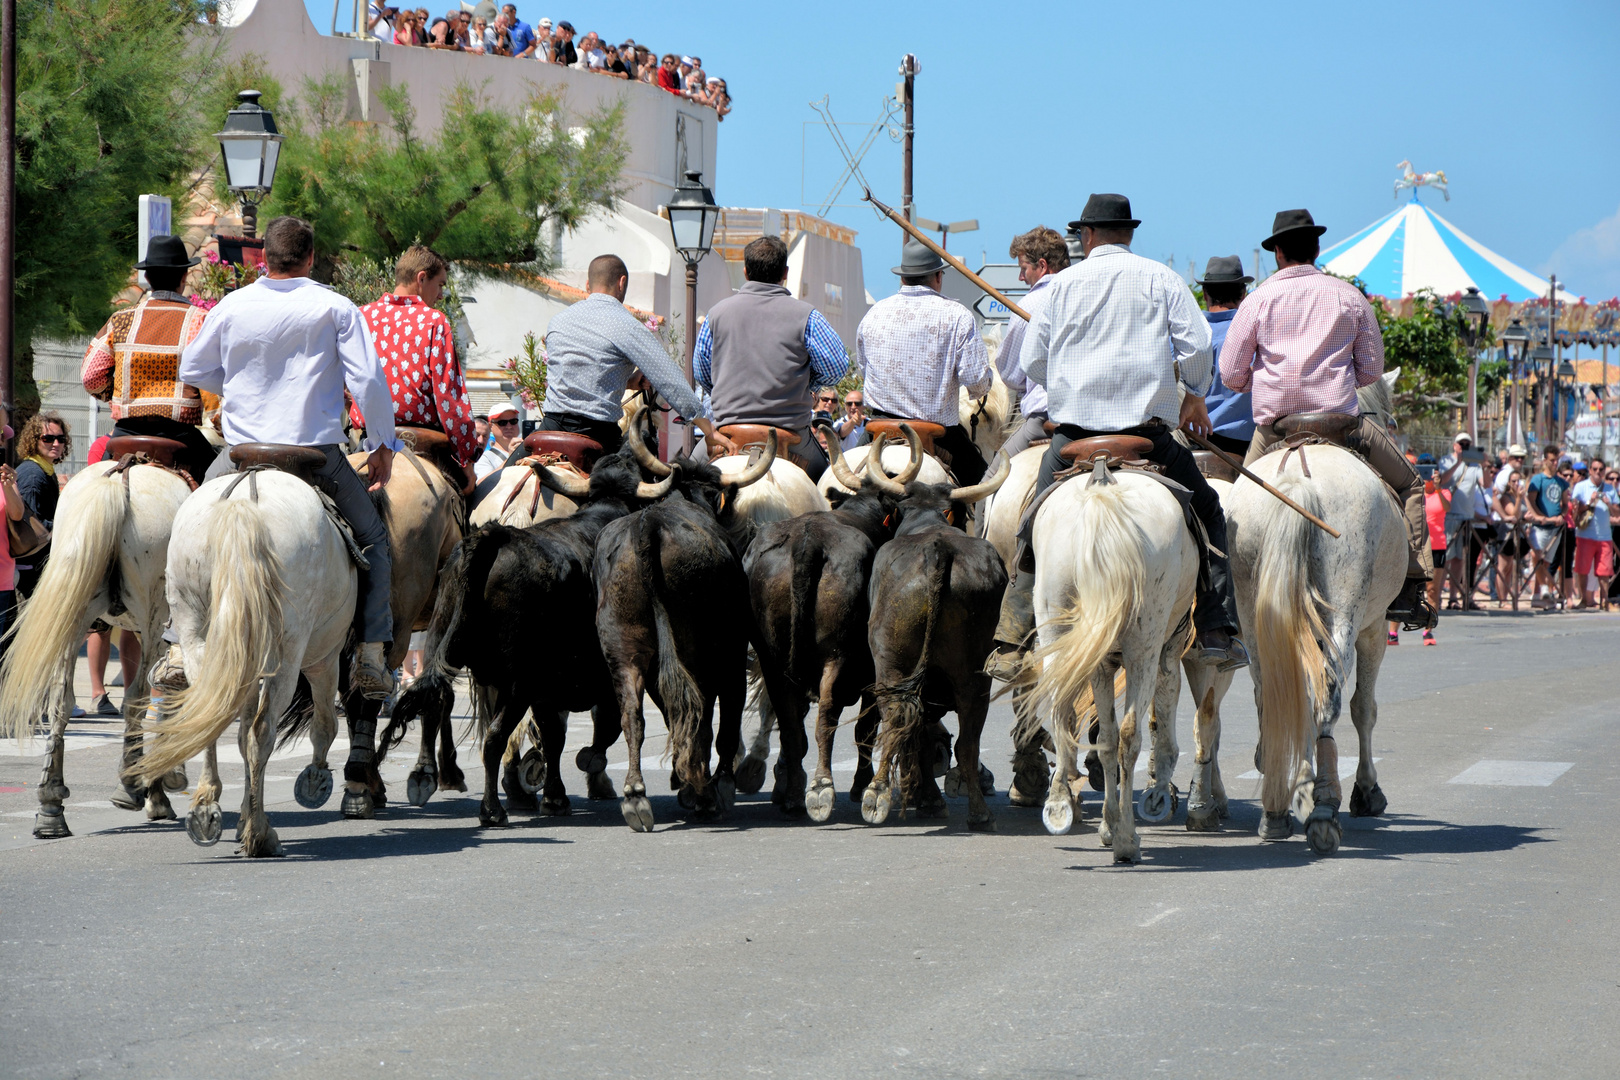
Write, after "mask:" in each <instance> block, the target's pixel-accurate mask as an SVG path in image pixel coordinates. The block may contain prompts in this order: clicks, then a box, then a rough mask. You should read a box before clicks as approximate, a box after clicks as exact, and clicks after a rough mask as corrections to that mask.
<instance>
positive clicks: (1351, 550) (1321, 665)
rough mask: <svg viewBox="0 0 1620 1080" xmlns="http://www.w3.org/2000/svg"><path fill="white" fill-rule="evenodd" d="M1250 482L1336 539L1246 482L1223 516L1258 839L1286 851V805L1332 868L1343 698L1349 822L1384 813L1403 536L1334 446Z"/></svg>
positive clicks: (1286, 458) (1393, 512)
mask: <svg viewBox="0 0 1620 1080" xmlns="http://www.w3.org/2000/svg"><path fill="white" fill-rule="evenodd" d="M1249 468H1250V469H1251V470H1252V471H1253V472H1254V473H1255V475H1257V476H1259V477H1261V478H1262V479H1264V480H1267V481H1269V482H1270V483H1271V484H1272V485H1273V486H1275V487H1276V488H1278V489H1279V490H1280V491H1282V492H1283V493H1284V494H1286V495H1288V496H1289V497H1290V498H1292V499H1293V500H1294V501H1295V502H1297V503H1299V504H1300V505H1301V506H1303V507H1305V508H1306V509H1307V510H1309V511H1311V512H1312V513H1313V514H1316V515H1317V516H1318V517H1320V518H1322V519H1323V520H1325V521H1326V522H1327V523H1328V524H1330V525H1333V526H1335V527H1336V528H1337V529H1338V530H1339V532H1340V533H1341V535H1340V536H1339V537H1338V538H1334V537H1332V536H1329V535H1328V534H1327V533H1325V532H1323V531H1322V530H1321V529H1319V528H1317V527H1316V526H1315V525H1312V524H1311V523H1310V522H1308V521H1306V520H1305V519H1304V518H1303V517H1301V516H1300V515H1299V514H1298V513H1296V512H1295V511H1294V510H1292V509H1290V508H1289V507H1287V506H1285V505H1283V504H1282V503H1281V502H1279V501H1278V500H1277V499H1276V498H1274V497H1273V496H1271V495H1269V494H1267V493H1266V492H1265V491H1263V490H1262V489H1261V488H1260V487H1259V486H1258V485H1256V484H1255V483H1254V482H1253V481H1250V480H1247V479H1240V480H1239V481H1238V482H1237V484H1236V485H1235V486H1234V487H1233V490H1232V493H1231V495H1230V496H1229V499H1228V502H1227V519H1228V522H1229V525H1228V531H1227V541H1228V544H1229V545H1230V548H1231V550H1230V552H1229V554H1230V555H1231V559H1232V574H1233V584H1234V586H1235V587H1236V591H1237V601H1238V615H1239V619H1240V620H1241V622H1242V624H1243V639H1244V641H1246V642H1247V643H1248V646H1249V653H1250V666H1249V674H1250V677H1251V678H1252V679H1253V680H1254V700H1255V708H1256V709H1257V710H1258V711H1259V714H1260V747H1259V749H1258V750H1257V752H1256V755H1255V757H1256V762H1257V764H1258V765H1259V767H1260V771H1261V772H1262V773H1263V774H1264V777H1265V780H1264V784H1263V786H1262V788H1261V801H1262V803H1263V805H1264V809H1265V817H1264V818H1263V819H1262V822H1261V826H1260V836H1261V838H1262V839H1265V840H1281V839H1284V838H1286V837H1287V836H1289V835H1290V834H1291V833H1292V832H1293V825H1292V822H1291V821H1290V820H1289V816H1288V812H1289V799H1290V794H1291V793H1293V794H1295V795H1296V796H1297V798H1298V800H1299V802H1298V804H1297V808H1298V811H1299V815H1300V816H1301V817H1302V818H1306V833H1307V836H1308V838H1309V840H1310V843H1311V847H1312V848H1313V849H1315V850H1316V851H1317V852H1319V853H1322V854H1329V853H1331V852H1333V851H1334V850H1336V849H1337V848H1338V846H1339V837H1340V832H1341V829H1340V825H1339V803H1340V787H1339V765H1338V758H1339V755H1338V749H1337V744H1336V743H1335V742H1334V737H1333V728H1334V725H1335V724H1336V723H1337V722H1338V719H1339V713H1340V711H1341V709H1342V707H1343V704H1344V699H1345V697H1346V696H1347V695H1348V696H1349V697H1350V718H1351V720H1352V721H1353V722H1354V724H1355V726H1356V734H1357V735H1358V736H1359V739H1360V755H1359V762H1358V764H1357V767H1356V783H1355V790H1354V792H1353V793H1352V794H1351V798H1350V812H1351V813H1352V814H1356V815H1357V816H1360V815H1377V814H1381V813H1382V812H1383V810H1384V805H1385V800H1384V794H1383V792H1382V791H1381V790H1380V789H1379V787H1378V774H1377V771H1376V770H1375V769H1374V768H1373V747H1372V730H1373V725H1374V723H1376V722H1377V719H1378V706H1377V702H1376V700H1375V697H1374V691H1375V688H1376V684H1377V679H1378V667H1379V665H1380V664H1381V663H1382V662H1383V659H1384V649H1385V647H1386V644H1387V639H1386V637H1385V628H1384V612H1385V610H1386V609H1387V608H1388V606H1389V602H1390V601H1391V600H1393V599H1394V598H1395V596H1396V594H1398V593H1399V592H1400V590H1401V585H1402V582H1403V581H1404V579H1405V576H1406V563H1407V538H1406V523H1405V519H1404V517H1403V516H1402V513H1401V508H1400V507H1398V506H1396V505H1395V500H1394V498H1393V497H1392V496H1391V495H1390V493H1389V490H1388V489H1387V488H1386V487H1385V486H1384V484H1383V482H1382V481H1381V480H1380V479H1379V478H1378V477H1377V475H1375V474H1374V472H1373V471H1372V469H1371V468H1369V467H1368V466H1367V465H1366V464H1364V463H1363V462H1362V461H1360V460H1359V459H1357V458H1356V457H1355V456H1354V455H1353V454H1351V453H1350V452H1349V451H1347V450H1343V449H1340V448H1339V447H1337V446H1329V445H1313V446H1307V447H1306V448H1305V449H1304V451H1303V452H1300V451H1285V450H1284V449H1283V448H1279V449H1278V450H1276V451H1274V452H1272V453H1269V454H1267V455H1266V456H1265V457H1263V458H1261V459H1260V460H1258V461H1256V462H1255V463H1254V464H1253V465H1251V466H1249ZM1313 763H1314V769H1313ZM1296 768H1297V769H1298V776H1297V778H1296V776H1295V769H1296ZM1307 797H1309V799H1310V803H1311V804H1312V808H1311V809H1310V810H1309V811H1308V817H1307V816H1306V812H1305V811H1304V805H1305V803H1304V800H1305V799H1306V798H1307Z"/></svg>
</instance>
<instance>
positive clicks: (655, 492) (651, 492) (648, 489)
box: [636, 468, 677, 500]
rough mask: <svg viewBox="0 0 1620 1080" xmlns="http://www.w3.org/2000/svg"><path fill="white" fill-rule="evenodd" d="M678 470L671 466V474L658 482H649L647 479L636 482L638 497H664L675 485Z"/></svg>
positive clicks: (649, 498) (651, 498)
mask: <svg viewBox="0 0 1620 1080" xmlns="http://www.w3.org/2000/svg"><path fill="white" fill-rule="evenodd" d="M676 471H677V470H676V469H674V468H671V469H670V470H669V475H668V476H666V477H664V478H663V479H662V480H660V481H658V483H656V484H649V483H647V481H645V480H641V481H638V482H637V483H636V498H638V499H648V500H653V499H662V498H663V497H664V496H665V495H668V494H669V489H670V488H671V487H673V486H674V485H675V473H676Z"/></svg>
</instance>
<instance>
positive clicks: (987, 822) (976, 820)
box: [967, 807, 996, 832]
mask: <svg viewBox="0 0 1620 1080" xmlns="http://www.w3.org/2000/svg"><path fill="white" fill-rule="evenodd" d="M967 827H968V831H969V832H995V831H996V815H994V814H992V813H991V812H990V808H989V807H985V810H984V813H983V815H976V814H974V813H973V811H972V810H969V811H968V818H967Z"/></svg>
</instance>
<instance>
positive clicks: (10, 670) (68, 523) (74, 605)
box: [0, 476, 129, 739]
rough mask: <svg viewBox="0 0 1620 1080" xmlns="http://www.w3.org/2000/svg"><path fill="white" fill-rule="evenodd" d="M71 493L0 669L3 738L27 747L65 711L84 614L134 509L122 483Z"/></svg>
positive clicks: (89, 482)
mask: <svg viewBox="0 0 1620 1080" xmlns="http://www.w3.org/2000/svg"><path fill="white" fill-rule="evenodd" d="M68 492H69V494H68V497H65V498H64V499H63V500H62V505H61V507H60V509H59V511H58V513H57V516H56V521H55V526H54V532H55V535H54V538H53V543H52V545H51V560H50V562H48V563H46V564H45V571H44V573H42V574H41V575H40V579H39V587H38V588H36V589H35V590H34V595H33V597H32V598H31V599H29V600H28V601H27V603H25V604H24V605H23V608H22V616H21V618H20V619H19V620H18V621H17V625H16V626H15V627H14V628H13V630H12V633H13V634H14V635H15V636H14V637H13V638H12V641H11V645H10V648H9V650H8V651H7V653H6V658H5V663H4V665H0V735H4V736H6V737H8V738H13V739H26V738H27V737H28V736H29V734H30V733H31V732H32V731H33V729H34V726H35V725H36V724H38V723H39V718H40V716H41V715H42V714H45V713H54V711H55V710H56V709H57V708H59V707H60V706H61V705H62V704H63V703H62V700H61V698H62V695H63V693H64V688H63V683H64V680H63V674H64V672H65V670H66V668H67V665H68V664H69V662H70V661H71V659H72V656H73V653H74V651H75V650H76V649H77V648H78V647H79V642H80V641H81V640H82V639H83V630H84V619H83V616H84V609H85V607H86V605H88V604H89V603H90V598H91V597H92V596H94V595H95V592H96V590H97V589H99V588H100V587H101V584H102V582H104V581H106V580H107V571H108V569H109V568H110V567H111V566H112V562H113V559H114V558H116V557H117V555H118V540H119V535H120V534H121V533H122V532H123V528H124V515H125V513H126V512H127V510H128V507H129V499H128V497H127V496H126V495H125V493H124V482H123V479H122V477H119V476H98V477H86V478H84V479H83V480H81V481H79V482H78V483H77V484H73V485H71V486H70V487H69V489H68Z"/></svg>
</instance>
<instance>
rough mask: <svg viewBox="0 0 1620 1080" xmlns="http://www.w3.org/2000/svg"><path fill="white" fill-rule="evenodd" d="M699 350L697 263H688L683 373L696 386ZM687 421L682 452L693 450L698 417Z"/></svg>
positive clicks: (682, 430) (682, 441) (682, 437)
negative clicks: (694, 369)
mask: <svg viewBox="0 0 1620 1080" xmlns="http://www.w3.org/2000/svg"><path fill="white" fill-rule="evenodd" d="M696 351H697V263H695V262H689V263H687V264H686V351H685V355H683V356H682V358H681V374H682V375H684V376H686V385H687V386H693V387H695V386H696V385H697V384H696V382H695V381H694V380H693V377H692V356H693V354H694V353H695V352H696ZM685 420H686V423H684V424H682V425H681V453H683V454H690V453H691V452H692V427H693V425H694V424H696V423H697V417H695V416H688V417H685Z"/></svg>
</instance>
